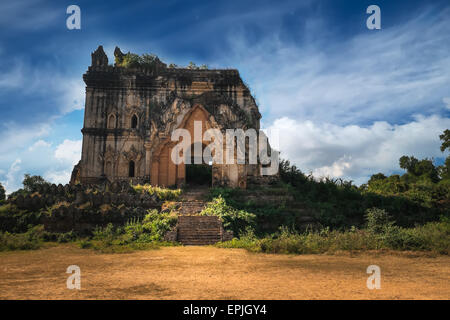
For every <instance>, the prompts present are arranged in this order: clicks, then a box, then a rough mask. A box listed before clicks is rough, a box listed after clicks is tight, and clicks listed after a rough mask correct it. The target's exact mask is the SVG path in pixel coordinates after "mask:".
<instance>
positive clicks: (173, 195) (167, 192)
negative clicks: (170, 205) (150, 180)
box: [133, 184, 181, 201]
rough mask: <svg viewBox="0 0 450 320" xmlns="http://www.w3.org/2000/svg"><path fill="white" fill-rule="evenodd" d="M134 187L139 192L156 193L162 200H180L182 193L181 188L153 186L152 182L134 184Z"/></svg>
mask: <svg viewBox="0 0 450 320" xmlns="http://www.w3.org/2000/svg"><path fill="white" fill-rule="evenodd" d="M133 189H134V190H135V191H136V192H138V193H148V194H150V195H156V197H157V198H158V199H159V200H161V201H166V200H169V201H170V200H178V198H179V197H180V195H181V189H168V188H160V187H157V186H152V185H150V184H144V185H141V184H138V185H135V186H133Z"/></svg>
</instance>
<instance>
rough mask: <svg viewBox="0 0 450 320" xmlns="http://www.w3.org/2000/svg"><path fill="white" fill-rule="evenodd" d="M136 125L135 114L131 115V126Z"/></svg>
mask: <svg viewBox="0 0 450 320" xmlns="http://www.w3.org/2000/svg"><path fill="white" fill-rule="evenodd" d="M137 125H138V118H137V116H136V115H135V114H133V116H132V117H131V128H132V129H136V128H137Z"/></svg>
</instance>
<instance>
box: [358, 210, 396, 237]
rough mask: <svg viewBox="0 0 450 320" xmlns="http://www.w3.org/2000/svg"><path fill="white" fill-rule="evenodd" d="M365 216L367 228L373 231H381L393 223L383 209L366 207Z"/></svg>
mask: <svg viewBox="0 0 450 320" xmlns="http://www.w3.org/2000/svg"><path fill="white" fill-rule="evenodd" d="M365 218H366V221H367V230H368V231H370V232H373V233H382V232H384V231H385V230H386V229H387V228H389V227H391V226H392V225H393V224H394V223H393V222H392V221H391V218H390V216H389V214H388V213H387V212H386V210H384V209H378V208H371V209H367V210H366V216H365Z"/></svg>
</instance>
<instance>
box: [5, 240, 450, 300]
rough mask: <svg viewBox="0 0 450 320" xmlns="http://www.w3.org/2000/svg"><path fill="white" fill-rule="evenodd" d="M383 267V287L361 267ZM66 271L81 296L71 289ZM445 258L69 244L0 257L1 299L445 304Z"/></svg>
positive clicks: (449, 266) (449, 270)
mask: <svg viewBox="0 0 450 320" xmlns="http://www.w3.org/2000/svg"><path fill="white" fill-rule="evenodd" d="M373 264H374V265H378V266H379V267H380V268H381V289H379V290H369V289H367V287H366V280H367V277H368V276H369V275H368V274H366V268H367V266H369V265H373ZM69 265H78V266H79V267H80V269H81V290H69V289H67V287H66V280H67V277H68V276H69V274H66V269H67V267H68V266H69ZM449 280H450V257H448V256H438V257H426V256H424V255H423V254H422V255H420V254H417V255H415V256H414V255H413V254H387V253H383V254H375V253H371V254H358V255H354V256H350V255H348V254H347V255H301V256H290V255H269V254H252V253H248V252H246V251H245V250H240V249H218V248H214V247H168V248H162V249H160V250H149V251H137V252H133V253H129V254H99V253H96V252H94V251H92V250H83V249H79V248H77V247H75V246H73V245H59V246H56V247H52V248H47V249H41V250H36V251H23V252H3V253H0V298H1V299H449V298H450V281H449Z"/></svg>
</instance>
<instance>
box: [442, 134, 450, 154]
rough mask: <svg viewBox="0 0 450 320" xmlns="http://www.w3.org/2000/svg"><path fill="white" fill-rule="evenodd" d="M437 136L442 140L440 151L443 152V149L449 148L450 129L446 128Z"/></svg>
mask: <svg viewBox="0 0 450 320" xmlns="http://www.w3.org/2000/svg"><path fill="white" fill-rule="evenodd" d="M439 138H440V139H441V140H442V144H441V151H442V152H444V151H445V149H449V150H450V130H449V129H446V130H445V131H444V133H443V134H441V135H440V136H439Z"/></svg>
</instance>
